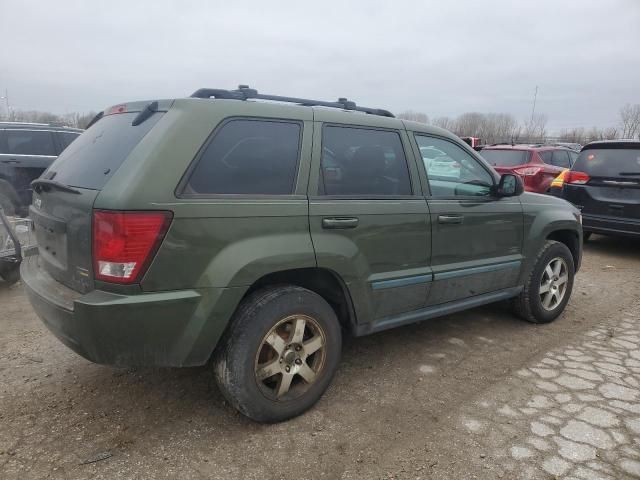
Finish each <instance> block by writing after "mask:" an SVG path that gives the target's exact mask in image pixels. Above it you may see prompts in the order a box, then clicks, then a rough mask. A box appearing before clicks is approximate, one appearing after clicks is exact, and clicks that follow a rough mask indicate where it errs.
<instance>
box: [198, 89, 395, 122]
mask: <svg viewBox="0 0 640 480" xmlns="http://www.w3.org/2000/svg"><path fill="white" fill-rule="evenodd" d="M191 97H192V98H211V97H213V98H220V99H226V100H248V99H250V98H254V99H257V100H269V101H273V102H286V103H297V104H298V105H302V106H305V107H331V108H341V109H343V110H354V111H357V112H364V113H368V114H370V115H380V116H382V117H394V115H393V113H391V112H390V111H388V110H383V109H381V108H368V107H359V106H357V105H356V104H355V102H352V101H350V100H347V99H346V98H339V99H338V101H336V102H326V101H323V100H311V99H308V98H296V97H282V96H280V95H266V94H262V93H258V91H257V90H255V89H253V88H249V87H248V86H247V85H240V86H239V87H238V89H237V90H222V89H217V88H201V89H199V90H196V91H195V92H193V93H192V94H191Z"/></svg>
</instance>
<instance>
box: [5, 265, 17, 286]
mask: <svg viewBox="0 0 640 480" xmlns="http://www.w3.org/2000/svg"><path fill="white" fill-rule="evenodd" d="M0 278H2V280H4V282H5V283H7V284H9V285H13V284H14V283H16V282H17V281H18V280H20V264H19V263H5V262H0Z"/></svg>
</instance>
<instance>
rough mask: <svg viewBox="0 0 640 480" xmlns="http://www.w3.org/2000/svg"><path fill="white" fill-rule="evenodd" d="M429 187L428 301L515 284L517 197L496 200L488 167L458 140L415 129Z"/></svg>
mask: <svg viewBox="0 0 640 480" xmlns="http://www.w3.org/2000/svg"><path fill="white" fill-rule="evenodd" d="M414 138H415V141H416V145H417V147H418V150H419V151H420V153H421V156H422V159H423V165H424V172H423V173H425V174H426V180H427V184H428V186H429V195H428V197H427V201H428V204H429V210H430V216H431V225H432V244H431V245H432V247H431V248H432V250H431V266H432V268H433V274H434V277H433V286H432V288H431V291H430V293H429V297H428V298H427V304H428V305H437V304H441V303H446V302H451V301H455V300H461V299H466V298H469V297H473V296H476V295H481V294H484V293H489V292H495V291H499V290H503V289H506V288H509V287H514V286H516V285H517V281H518V276H519V273H520V268H521V264H522V240H523V214H522V206H521V204H520V200H519V199H518V198H517V197H511V198H497V197H494V196H492V194H491V192H492V189H491V187H492V186H493V184H494V183H495V176H494V174H493V173H491V172H490V170H489V167H488V166H487V165H486V164H485V163H484V162H482V161H481V160H480V159H478V158H476V156H475V154H474V153H471V152H470V151H469V150H468V149H467V148H464V147H463V146H462V144H457V143H456V142H454V141H453V140H450V139H446V138H440V137H435V136H429V135H426V134H421V133H416V134H415V135H414Z"/></svg>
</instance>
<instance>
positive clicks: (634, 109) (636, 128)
mask: <svg viewBox="0 0 640 480" xmlns="http://www.w3.org/2000/svg"><path fill="white" fill-rule="evenodd" d="M620 120H621V122H622V138H640V104H635V105H631V104H629V103H628V104H626V105H625V106H624V107H622V108H621V109H620Z"/></svg>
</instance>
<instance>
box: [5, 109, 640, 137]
mask: <svg viewBox="0 0 640 480" xmlns="http://www.w3.org/2000/svg"><path fill="white" fill-rule="evenodd" d="M95 115H96V112H87V113H78V112H73V113H67V114H64V115H56V114H55V113H51V112H41V111H36V110H13V109H12V110H9V112H8V113H5V114H4V115H3V116H0V120H3V121H10V122H34V123H50V124H56V125H66V126H69V127H75V128H86V126H87V125H88V124H89V122H90V121H91V120H92V119H93V117H95ZM398 118H402V119H405V120H413V121H416V122H421V123H426V124H430V125H435V126H436V127H441V128H444V129H446V130H449V131H451V132H453V133H455V134H456V135H458V136H460V137H478V138H480V139H482V141H483V142H484V143H489V144H490V143H500V142H513V143H544V142H546V141H554V142H570V143H579V144H581V145H584V144H585V143H588V142H591V141H594V140H614V139H617V138H628V139H640V104H635V105H631V104H627V105H625V106H624V107H622V108H621V109H620V112H619V124H618V125H617V126H612V127H607V128H598V127H592V128H584V127H578V128H571V129H563V130H561V131H560V132H558V134H557V135H553V136H550V135H549V132H548V130H547V116H546V115H543V114H537V115H533V116H532V118H530V119H529V120H528V121H526V122H524V123H521V122H518V121H517V120H516V118H515V117H514V116H513V115H511V114H509V113H479V112H467V113H463V114H462V115H459V116H457V117H436V118H434V119H430V118H429V116H428V115H427V114H426V113H422V112H416V111H412V110H406V111H404V112H402V113H400V114H398Z"/></svg>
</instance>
